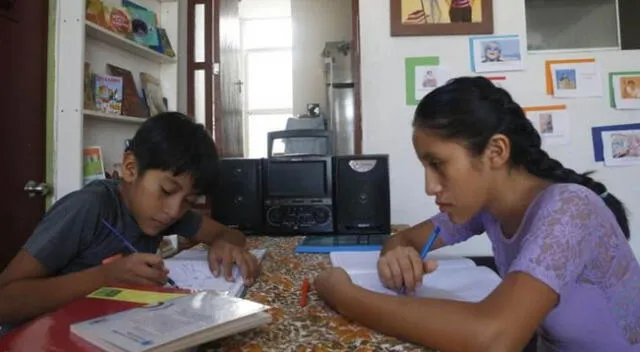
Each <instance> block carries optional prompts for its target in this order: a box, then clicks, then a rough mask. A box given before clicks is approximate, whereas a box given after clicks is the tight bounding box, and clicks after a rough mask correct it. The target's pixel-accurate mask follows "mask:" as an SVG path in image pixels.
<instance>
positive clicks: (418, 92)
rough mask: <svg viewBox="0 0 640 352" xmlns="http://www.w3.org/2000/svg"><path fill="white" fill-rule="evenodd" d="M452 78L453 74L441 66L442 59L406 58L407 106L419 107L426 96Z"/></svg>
mask: <svg viewBox="0 0 640 352" xmlns="http://www.w3.org/2000/svg"><path fill="white" fill-rule="evenodd" d="M451 78H452V77H451V73H450V72H449V70H448V69H446V68H445V67H442V66H441V65H440V58H439V57H437V56H429V57H408V58H406V59H405V80H406V102H407V105H417V104H418V103H419V102H420V100H421V99H422V98H423V97H424V96H425V95H427V94H429V93H430V92H431V91H432V90H434V89H435V88H437V87H439V86H441V85H443V84H445V83H447V81H448V80H450V79H451Z"/></svg>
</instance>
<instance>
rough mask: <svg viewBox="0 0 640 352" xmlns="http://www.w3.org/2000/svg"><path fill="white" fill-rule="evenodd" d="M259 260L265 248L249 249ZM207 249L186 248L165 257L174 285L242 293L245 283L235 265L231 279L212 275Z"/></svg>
mask: <svg viewBox="0 0 640 352" xmlns="http://www.w3.org/2000/svg"><path fill="white" fill-rule="evenodd" d="M251 253H252V254H253V255H255V256H256V258H257V259H258V262H261V261H262V259H263V258H264V256H265V254H266V250H265V249H254V250H252V251H251ZM207 256H208V251H206V250H203V249H188V250H184V251H182V252H180V253H178V254H177V255H175V256H173V257H171V258H169V259H165V261H164V265H165V267H166V268H167V269H168V270H169V276H170V277H171V278H172V279H173V281H175V282H176V285H177V286H178V287H180V288H183V289H190V290H210V291H215V292H218V293H220V294H226V295H230V296H236V297H240V296H242V295H243V294H244V291H245V285H244V282H243V281H242V275H241V274H240V270H239V269H238V267H237V266H235V267H234V268H233V271H232V272H233V281H228V280H226V279H225V278H224V275H219V276H218V277H215V276H213V274H212V273H211V269H210V268H209V262H208V260H207Z"/></svg>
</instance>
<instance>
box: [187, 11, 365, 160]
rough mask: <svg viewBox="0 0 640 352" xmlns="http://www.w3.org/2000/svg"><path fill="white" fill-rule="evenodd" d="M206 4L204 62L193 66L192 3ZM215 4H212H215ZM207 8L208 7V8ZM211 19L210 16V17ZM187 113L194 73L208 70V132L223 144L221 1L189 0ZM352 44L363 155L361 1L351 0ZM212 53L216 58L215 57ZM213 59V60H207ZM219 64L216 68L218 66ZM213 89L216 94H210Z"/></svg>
mask: <svg viewBox="0 0 640 352" xmlns="http://www.w3.org/2000/svg"><path fill="white" fill-rule="evenodd" d="M199 3H205V4H209V6H210V7H211V8H210V10H205V31H206V33H205V62H204V63H194V57H193V55H194V54H193V51H194V50H193V49H194V38H193V37H194V36H193V35H192V34H193V33H194V30H195V28H194V27H195V25H194V21H193V18H194V17H193V16H194V13H193V11H194V10H193V9H194V6H191V5H192V4H199ZM212 3H213V4H212ZM205 8H207V5H205ZM209 16H211V17H209ZM187 28H188V29H187V38H188V39H187V59H188V62H187V113H188V114H190V115H193V113H194V111H195V107H194V98H195V93H194V78H193V72H194V71H193V70H197V69H204V70H208V71H205V72H208V74H207V78H205V84H206V88H205V99H206V102H205V104H206V107H205V109H206V110H205V115H206V119H205V120H206V126H207V129H208V130H209V131H210V132H211V133H212V135H213V136H214V137H215V139H216V141H220V140H221V138H222V136H221V134H222V131H223V128H222V126H223V125H224V123H225V121H224V119H223V118H222V106H221V105H220V102H221V99H222V96H221V90H220V88H221V82H220V75H219V74H218V72H216V70H217V69H218V68H219V65H220V35H219V34H220V2H219V1H207V0H189V9H188V20H187ZM208 35H211V36H212V40H207V36H208ZM351 43H352V48H353V53H352V58H351V59H352V70H353V83H354V126H353V127H354V152H355V154H362V88H361V73H360V65H361V60H360V0H351ZM212 54H213V55H212ZM209 57H211V61H209V60H208V58H209ZM216 65H217V66H216ZM208 77H211V78H212V83H211V84H208V83H206V82H208V79H209V78H208ZM210 87H212V89H213V94H210V92H207V90H208V89H210ZM216 145H217V146H218V148H219V150H218V152H219V153H220V155H225V151H224V150H222V148H224V146H223V145H222V143H216Z"/></svg>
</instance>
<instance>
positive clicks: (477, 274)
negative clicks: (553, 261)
mask: <svg viewBox="0 0 640 352" xmlns="http://www.w3.org/2000/svg"><path fill="white" fill-rule="evenodd" d="M330 257H331V263H332V264H333V266H335V267H341V268H343V269H344V270H345V271H346V272H347V273H348V274H349V276H350V277H351V280H352V281H353V282H354V283H355V284H356V285H358V286H360V287H363V288H365V289H368V290H371V291H375V292H379V293H385V294H389V295H397V294H398V293H397V292H395V291H393V290H390V289H387V288H386V287H384V286H383V285H382V283H381V282H380V279H379V278H378V271H377V262H378V257H379V252H377V251H370V252H332V253H330ZM428 259H432V260H437V261H438V269H437V270H436V271H434V272H433V273H431V274H428V275H425V276H424V278H423V279H422V285H421V286H420V287H418V288H417V289H416V296H419V297H429V298H444V299H453V300H458V301H468V302H479V301H481V300H483V299H484V298H485V297H487V296H488V295H489V293H491V291H493V290H494V289H495V288H496V286H498V284H500V282H501V278H500V277H499V276H498V275H497V274H496V273H495V272H493V271H492V270H491V269H489V268H487V267H484V266H476V264H475V263H474V262H473V261H472V260H471V259H467V258H460V257H444V256H438V255H433V254H430V255H429V257H428Z"/></svg>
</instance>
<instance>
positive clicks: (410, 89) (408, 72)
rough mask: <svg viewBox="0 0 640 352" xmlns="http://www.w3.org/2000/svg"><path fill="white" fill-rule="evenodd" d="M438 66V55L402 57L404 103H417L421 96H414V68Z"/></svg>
mask: <svg viewBox="0 0 640 352" xmlns="http://www.w3.org/2000/svg"><path fill="white" fill-rule="evenodd" d="M420 66H440V57H439V56H423V57H407V58H405V59H404V68H405V89H406V104H407V105H418V103H420V100H421V99H422V98H423V96H420V97H417V96H416V68H417V67H420Z"/></svg>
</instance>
